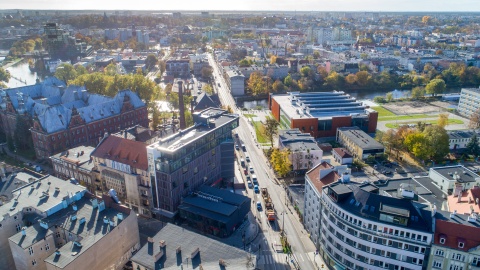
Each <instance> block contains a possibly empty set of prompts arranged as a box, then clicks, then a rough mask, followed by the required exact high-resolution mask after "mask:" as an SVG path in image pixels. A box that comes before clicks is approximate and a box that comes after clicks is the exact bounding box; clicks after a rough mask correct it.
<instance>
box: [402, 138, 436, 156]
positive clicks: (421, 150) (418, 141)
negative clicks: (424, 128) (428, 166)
mask: <svg viewBox="0 0 480 270" xmlns="http://www.w3.org/2000/svg"><path fill="white" fill-rule="evenodd" d="M404 144H405V146H406V147H407V149H408V150H409V151H410V152H411V153H412V154H413V155H414V156H415V157H417V158H419V159H421V160H426V159H427V158H428V157H429V156H430V155H431V153H432V151H433V150H432V148H431V147H430V145H429V144H428V140H427V139H426V138H425V134H423V133H422V132H419V131H417V132H413V133H410V134H408V135H407V137H406V138H405V142H404Z"/></svg>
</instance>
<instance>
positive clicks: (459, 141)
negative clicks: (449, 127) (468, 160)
mask: <svg viewBox="0 0 480 270" xmlns="http://www.w3.org/2000/svg"><path fill="white" fill-rule="evenodd" d="M447 133H448V148H449V149H450V150H460V149H465V148H466V147H467V145H468V144H469V143H470V141H471V140H472V138H473V136H475V135H476V136H477V144H479V143H480V134H478V133H477V132H476V131H466V130H454V131H448V132H447Z"/></svg>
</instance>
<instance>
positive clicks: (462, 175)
mask: <svg viewBox="0 0 480 270" xmlns="http://www.w3.org/2000/svg"><path fill="white" fill-rule="evenodd" d="M431 171H435V172H437V173H439V174H440V175H442V176H443V177H444V178H445V179H447V180H448V181H456V182H459V183H471V182H476V181H477V180H479V181H480V176H479V175H478V174H476V173H474V172H472V171H471V170H470V169H467V168H466V167H464V166H463V165H455V166H448V167H435V168H430V172H431Z"/></svg>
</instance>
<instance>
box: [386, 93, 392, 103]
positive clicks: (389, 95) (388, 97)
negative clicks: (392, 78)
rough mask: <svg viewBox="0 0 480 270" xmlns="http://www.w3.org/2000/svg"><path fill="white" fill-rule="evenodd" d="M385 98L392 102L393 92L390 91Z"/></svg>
mask: <svg viewBox="0 0 480 270" xmlns="http://www.w3.org/2000/svg"><path fill="white" fill-rule="evenodd" d="M385 100H386V101H387V102H392V101H393V93H392V92H388V93H387V94H386V95H385Z"/></svg>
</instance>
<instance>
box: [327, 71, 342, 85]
mask: <svg viewBox="0 0 480 270" xmlns="http://www.w3.org/2000/svg"><path fill="white" fill-rule="evenodd" d="M344 81H345V78H344V77H343V76H342V75H341V74H338V73H337V72H335V71H332V72H331V73H330V74H329V75H328V76H327V77H326V78H325V84H326V85H327V86H330V87H331V88H334V89H336V88H341V87H342V86H343V82H344Z"/></svg>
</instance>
